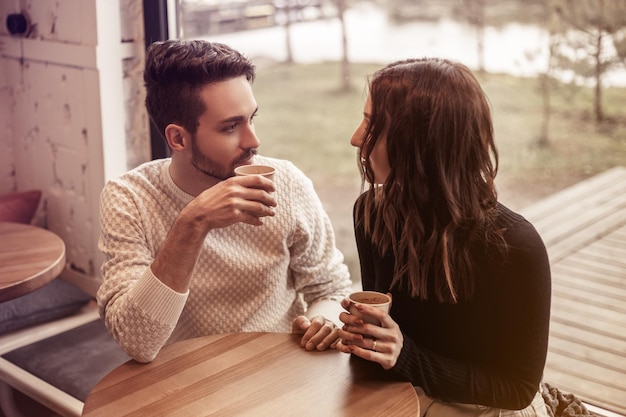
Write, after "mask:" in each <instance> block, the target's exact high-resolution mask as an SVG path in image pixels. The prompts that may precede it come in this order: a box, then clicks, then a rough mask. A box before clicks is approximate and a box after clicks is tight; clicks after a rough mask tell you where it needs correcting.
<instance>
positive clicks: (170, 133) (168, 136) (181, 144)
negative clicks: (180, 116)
mask: <svg viewBox="0 0 626 417" xmlns="http://www.w3.org/2000/svg"><path fill="white" fill-rule="evenodd" d="M188 136H189V134H188V133H187V130H185V128H184V127H182V126H179V125H176V124H173V123H171V124H169V125H167V126H166V127H165V140H166V141H167V144H168V145H169V147H170V149H171V150H172V151H182V150H184V149H185V148H186V147H187V143H188V142H187V137H188Z"/></svg>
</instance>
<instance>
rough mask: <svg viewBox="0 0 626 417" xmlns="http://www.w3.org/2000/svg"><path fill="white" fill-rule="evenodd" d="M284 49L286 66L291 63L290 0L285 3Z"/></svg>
mask: <svg viewBox="0 0 626 417" xmlns="http://www.w3.org/2000/svg"><path fill="white" fill-rule="evenodd" d="M285 48H286V52H287V58H286V59H285V62H286V63H287V64H292V63H293V51H292V48H291V3H290V0H287V1H286V2H285Z"/></svg>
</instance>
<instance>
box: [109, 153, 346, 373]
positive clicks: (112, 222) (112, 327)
mask: <svg viewBox="0 0 626 417" xmlns="http://www.w3.org/2000/svg"><path fill="white" fill-rule="evenodd" d="M255 163H259V164H266V165H272V166H274V167H275V168H276V174H275V178H274V183H275V187H276V192H275V193H274V197H275V199H276V200H277V206H276V215H275V216H274V217H266V218H264V219H263V222H264V225H263V226H251V225H247V224H243V223H239V224H235V225H232V226H229V227H226V228H223V229H214V230H211V231H210V232H209V233H208V235H207V237H206V239H205V241H204V246H203V248H202V252H201V254H200V256H199V258H198V261H197V263H196V266H195V269H194V272H193V277H192V280H191V284H190V288H189V291H188V292H187V293H185V294H181V293H177V292H175V291H173V290H172V289H170V288H169V287H167V286H166V285H164V284H162V283H161V281H159V280H158V279H157V278H156V277H155V276H154V275H153V274H152V272H151V269H150V264H151V263H152V261H153V260H154V257H155V255H156V253H157V251H158V249H159V247H160V245H161V243H162V242H163V240H164V239H165V236H166V235H167V233H168V231H169V229H170V226H171V224H172V223H173V222H174V220H175V218H176V217H177V215H178V213H179V212H180V210H181V209H182V208H183V207H184V206H185V205H186V204H188V203H189V202H190V201H191V200H192V199H193V197H192V196H191V195H188V194H186V193H185V192H183V191H182V190H181V189H180V188H178V187H177V186H176V185H175V184H174V182H173V181H172V179H171V177H170V175H169V172H168V168H169V164H170V160H169V159H162V160H157V161H152V162H148V163H145V164H143V165H141V166H140V167H138V168H136V169H134V170H132V171H130V172H128V173H125V174H124V175H122V176H121V177H119V178H117V179H115V180H112V181H110V182H109V183H107V185H106V186H105V188H104V190H103V191H102V195H101V201H100V222H101V227H102V233H101V236H100V241H99V248H100V250H101V251H102V252H103V253H104V255H105V262H104V264H103V265H102V275H103V283H102V286H101V287H100V289H99V291H98V294H97V298H98V305H99V308H100V315H101V316H102V318H103V319H104V321H105V324H106V326H107V328H108V329H109V331H110V332H111V334H112V335H113V337H114V338H115V339H116V340H117V342H118V343H119V344H120V346H121V347H122V348H123V349H124V350H125V351H126V352H127V353H128V354H129V355H130V356H131V357H133V358H134V359H136V360H138V361H140V362H148V361H151V360H152V359H154V357H155V356H156V355H157V353H158V352H159V350H160V349H161V347H163V345H165V344H166V343H169V342H173V341H176V340H181V339H187V338H191V337H197V336H202V335H208V334H216V333H229V332H252V331H271V332H289V331H291V322H292V321H293V319H294V318H295V317H296V316H298V315H301V314H306V315H307V316H308V317H313V316H315V315H319V314H321V315H324V316H325V317H327V318H329V319H331V320H333V321H335V322H337V323H338V324H340V322H339V321H338V313H339V312H340V311H341V307H340V305H339V301H340V300H341V299H342V298H343V297H346V296H347V295H348V293H349V292H350V286H351V281H350V278H349V274H348V269H347V267H346V266H345V264H344V263H343V255H342V254H341V252H339V250H338V249H337V248H336V246H335V236H334V233H333V230H332V226H331V223H330V220H329V218H328V216H327V214H326V212H325V211H324V209H323V207H322V204H321V202H320V201H319V198H318V197H317V194H316V193H315V190H314V189H313V185H312V183H311V181H310V180H309V179H308V178H307V177H306V176H305V175H304V174H303V173H302V172H301V171H300V170H298V169H297V168H296V167H295V166H294V165H293V164H291V163H290V162H287V161H282V160H277V159H272V158H266V157H261V156H256V157H255ZM171 261H172V262H176V260H175V259H172V260H171ZM307 306H308V308H307Z"/></svg>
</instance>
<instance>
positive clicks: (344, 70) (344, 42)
mask: <svg viewBox="0 0 626 417" xmlns="http://www.w3.org/2000/svg"><path fill="white" fill-rule="evenodd" d="M336 2H337V14H338V17H339V22H340V23H341V51H342V56H341V90H342V91H344V92H348V91H350V90H351V89H352V82H351V80H350V59H349V58H348V34H347V30H346V20H345V18H344V14H345V11H346V0H336Z"/></svg>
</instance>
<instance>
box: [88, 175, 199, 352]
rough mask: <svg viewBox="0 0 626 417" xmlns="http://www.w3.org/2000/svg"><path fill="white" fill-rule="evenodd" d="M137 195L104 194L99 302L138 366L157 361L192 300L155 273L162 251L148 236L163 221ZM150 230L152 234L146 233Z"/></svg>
mask: <svg viewBox="0 0 626 417" xmlns="http://www.w3.org/2000/svg"><path fill="white" fill-rule="evenodd" d="M138 192H139V193H140V192H141V191H138V190H137V189H135V190H133V191H131V188H129V187H126V186H124V185H123V184H122V183H120V182H119V181H112V182H109V183H108V184H107V185H106V186H105V188H104V190H103V191H102V194H101V202H100V223H101V235H100V240H99V249H100V250H101V251H102V253H103V254H104V256H105V261H104V264H103V265H102V275H103V283H102V285H101V287H100V288H99V290H98V294H97V298H98V305H99V310H100V315H101V317H102V318H103V320H104V322H105V324H106V326H107V328H108V329H109V332H110V333H111V334H112V335H113V337H114V338H115V340H116V341H117V342H118V344H119V345H120V346H121V347H122V349H123V350H124V351H125V352H126V353H127V354H128V355H129V356H131V357H132V358H134V359H135V360H137V361H139V362H149V361H151V360H153V359H154V357H155V356H156V355H157V353H158V352H159V350H160V349H161V348H162V347H163V345H164V344H165V343H166V342H167V340H168V338H169V337H170V335H171V333H172V331H173V330H174V328H175V326H176V323H177V321H178V318H179V316H180V314H181V311H182V309H183V307H184V305H185V302H186V299H187V296H188V294H179V293H176V292H175V291H173V290H171V289H170V288H169V287H167V286H165V285H164V284H162V283H161V282H160V281H159V280H158V279H157V278H156V277H155V276H154V275H153V274H152V271H151V270H150V265H151V263H152V261H153V259H154V257H155V254H156V251H157V250H158V248H157V247H153V246H151V244H150V242H151V240H150V239H148V238H147V237H146V235H147V234H159V233H166V231H162V232H159V231H158V230H156V229H158V228H159V224H160V222H159V221H152V220H154V219H152V218H151V215H153V211H152V210H151V209H150V205H149V203H146V202H145V199H143V200H142V199H141V198H138V197H139V196H138V195H137V194H136V193H138ZM146 224H149V225H151V226H152V227H153V228H152V229H148V228H146Z"/></svg>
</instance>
